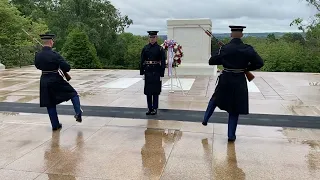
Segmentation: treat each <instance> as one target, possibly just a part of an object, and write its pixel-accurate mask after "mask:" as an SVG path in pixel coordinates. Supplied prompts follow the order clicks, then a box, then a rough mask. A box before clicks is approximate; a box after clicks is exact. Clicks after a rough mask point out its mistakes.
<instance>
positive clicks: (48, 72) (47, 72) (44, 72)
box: [42, 70, 58, 74]
mask: <svg viewBox="0 0 320 180" xmlns="http://www.w3.org/2000/svg"><path fill="white" fill-rule="evenodd" d="M50 73H58V70H53V71H42V74H50Z"/></svg>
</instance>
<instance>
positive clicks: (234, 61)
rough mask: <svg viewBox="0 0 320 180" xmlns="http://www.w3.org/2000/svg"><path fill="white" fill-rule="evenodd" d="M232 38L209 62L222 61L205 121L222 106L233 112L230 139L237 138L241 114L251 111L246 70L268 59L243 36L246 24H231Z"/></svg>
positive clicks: (253, 68)
mask: <svg viewBox="0 0 320 180" xmlns="http://www.w3.org/2000/svg"><path fill="white" fill-rule="evenodd" d="M229 27H230V28H231V37H232V40H231V41H230V42H229V43H228V44H226V45H224V46H221V47H220V49H219V50H218V51H217V52H213V53H212V55H211V58H210V59H209V65H222V66H223V68H224V69H223V70H222V72H221V74H220V76H219V77H218V84H217V87H216V89H215V92H214V94H213V95H212V97H211V99H210V101H209V104H208V107H207V110H206V112H205V115H204V120H203V122H202V124H203V125H204V126H206V125H207V123H208V120H209V118H210V117H211V115H212V113H213V112H214V110H215V108H216V107H217V106H218V107H219V108H220V109H221V110H225V111H227V112H228V113H229V120H228V140H229V141H235V140H236V129H237V125H238V118H239V114H249V98H248V87H247V80H246V76H245V72H246V71H253V70H257V69H260V68H261V67H262V66H263V65H264V63H263V60H262V59H261V57H260V56H259V55H258V53H257V52H256V51H255V50H254V48H253V47H252V46H250V45H247V44H244V43H243V42H242V40H241V38H242V37H243V33H242V31H243V29H244V28H246V27H245V26H229Z"/></svg>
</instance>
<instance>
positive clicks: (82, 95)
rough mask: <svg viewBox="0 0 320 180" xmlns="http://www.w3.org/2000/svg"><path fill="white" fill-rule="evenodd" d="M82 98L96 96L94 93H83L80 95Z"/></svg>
mask: <svg viewBox="0 0 320 180" xmlns="http://www.w3.org/2000/svg"><path fill="white" fill-rule="evenodd" d="M79 95H80V97H86V96H92V95H95V93H93V92H89V91H88V92H82V93H79Z"/></svg>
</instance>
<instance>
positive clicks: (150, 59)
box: [140, 31, 166, 115]
mask: <svg viewBox="0 0 320 180" xmlns="http://www.w3.org/2000/svg"><path fill="white" fill-rule="evenodd" d="M158 32H159V31H148V33H149V41H150V43H149V44H147V45H146V46H144V48H143V49H142V51H141V62H140V75H143V76H144V80H145V83H144V94H145V95H146V96H147V103H148V111H147V113H146V114H147V115H155V114H157V109H158V106H159V95H160V93H161V88H162V77H164V71H165V68H166V61H165V51H164V49H163V48H162V47H161V46H160V45H158V43H157V33H158Z"/></svg>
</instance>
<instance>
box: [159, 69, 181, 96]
mask: <svg viewBox="0 0 320 180" xmlns="http://www.w3.org/2000/svg"><path fill="white" fill-rule="evenodd" d="M173 71H174V77H173V76H171V77H170V81H169V84H168V85H163V87H168V86H170V90H169V93H174V90H173V87H177V88H179V89H181V92H182V94H183V95H185V93H184V90H183V88H182V85H181V81H180V78H179V77H178V75H177V70H176V67H173ZM173 79H176V82H177V85H175V84H173Z"/></svg>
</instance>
